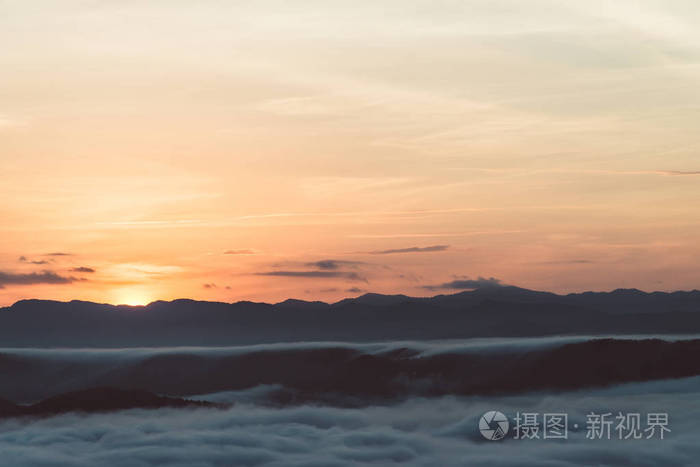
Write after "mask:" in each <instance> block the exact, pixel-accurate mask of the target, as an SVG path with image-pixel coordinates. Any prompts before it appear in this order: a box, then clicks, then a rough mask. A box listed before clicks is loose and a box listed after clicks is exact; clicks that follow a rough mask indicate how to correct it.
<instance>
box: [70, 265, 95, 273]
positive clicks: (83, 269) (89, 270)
mask: <svg viewBox="0 0 700 467" xmlns="http://www.w3.org/2000/svg"><path fill="white" fill-rule="evenodd" d="M70 271H71V272H88V273H93V272H95V270H94V269H93V268H88V267H86V266H80V267H77V268H73V269H71V270H70Z"/></svg>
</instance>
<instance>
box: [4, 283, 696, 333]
mask: <svg viewBox="0 0 700 467" xmlns="http://www.w3.org/2000/svg"><path fill="white" fill-rule="evenodd" d="M699 332H700V291H697V290H693V291H689V292H673V293H664V292H653V293H646V292H642V291H639V290H635V289H620V290H615V291H613V292H586V293H580V294H569V295H557V294H553V293H548V292H538V291H532V290H527V289H522V288H518V287H487V288H482V289H477V290H473V291H467V292H462V293H458V294H454V295H438V296H435V297H427V298H415V297H408V296H404V295H378V294H367V295H363V296H361V297H357V298H353V299H346V300H342V301H340V302H337V303H333V304H327V303H322V302H306V301H302V300H287V301H284V302H281V303H278V304H266V303H254V302H237V303H220V302H202V301H194V300H184V299H183V300H174V301H171V302H165V301H157V302H153V303H151V304H149V305H146V306H136V307H135V306H124V305H119V306H115V305H106V304H97V303H91V302H82V301H71V302H56V301H45V300H23V301H20V302H17V303H15V304H14V305H12V306H10V307H7V308H2V309H0V345H1V346H2V347H37V346H38V347H47V346H65V347H124V346H127V347H128V346H183V345H190V346H222V345H239V344H252V343H269V342H300V341H376V340H423V339H445V338H468V337H507V336H519V337H524V336H547V335H559V334H562V335H564V334H585V335H606V334H692V333H699Z"/></svg>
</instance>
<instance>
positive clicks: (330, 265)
mask: <svg viewBox="0 0 700 467" xmlns="http://www.w3.org/2000/svg"><path fill="white" fill-rule="evenodd" d="M362 264H366V263H363V262H362V261H343V260H337V259H323V260H320V261H313V262H311V263H306V264H305V266H308V267H314V268H318V269H323V270H336V269H340V268H341V267H343V266H349V267H355V266H359V265H362Z"/></svg>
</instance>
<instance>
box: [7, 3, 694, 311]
mask: <svg viewBox="0 0 700 467" xmlns="http://www.w3.org/2000/svg"><path fill="white" fill-rule="evenodd" d="M699 22H700V4H699V3H698V2H696V1H695V0H673V1H668V0H665V1H662V0H658V1H655V0H638V1H631V0H619V1H616V2H608V1H602V0H589V1H586V2H581V1H574V0H556V1H555V0H549V1H546V0H530V1H527V2H523V1H515V0H513V1H504V0H459V1H457V0H454V1H449V0H439V1H437V0H380V1H333V0H323V1H320V0H319V1H317V0H306V1H299V2H287V1H281V0H278V1H274V0H256V1H243V0H240V1H217V0H202V1H198V2H190V1H178V0H168V1H164V0H163V1H158V0H154V1H149V2H141V1H132V0H121V1H102V0H81V1H77V0H60V1H58V0H56V1H45V0H35V1H31V2H27V1H23V0H0V199H1V200H2V201H0V220H1V221H0V305H9V304H12V303H13V302H15V301H17V300H19V299H24V298H44V299H56V300H71V299H81V300H91V301H98V302H107V303H127V304H144V303H148V302H150V301H152V300H157V299H164V300H170V299H175V298H181V297H188V298H195V299H202V300H216V301H237V300H243V299H250V300H261V301H269V302H274V301H279V300H283V299H286V298H288V297H295V298H299V299H305V300H324V301H334V300H338V299H340V298H343V297H347V296H353V295H358V294H361V293H364V292H379V293H405V294H409V295H434V294H436V293H452V292H457V291H459V290H464V289H467V288H469V287H474V286H476V285H480V284H508V285H518V286H521V287H527V288H533V289H539V290H549V291H554V292H559V293H565V292H575V291H583V290H612V289H616V288H620V287H624V288H632V287H635V288H640V289H643V290H678V289H685V290H687V289H694V288H700V274H699V272H700V270H699V266H698V265H699V264H700V243H699V242H698V241H697V239H698V238H699V236H700V132H698V131H697V126H698V122H700V85H698V83H700V29H698V28H697V24H698V23H699Z"/></svg>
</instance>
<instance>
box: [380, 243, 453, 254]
mask: <svg viewBox="0 0 700 467" xmlns="http://www.w3.org/2000/svg"><path fill="white" fill-rule="evenodd" d="M449 247H450V246H449V245H433V246H425V247H419V246H414V247H410V248H398V249H393V250H379V251H370V252H369V254H371V255H391V254H395V253H429V252H432V251H445V250H447V249H448V248H449Z"/></svg>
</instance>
